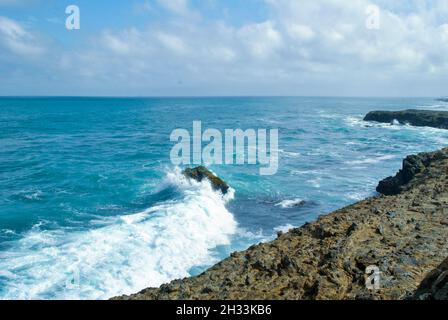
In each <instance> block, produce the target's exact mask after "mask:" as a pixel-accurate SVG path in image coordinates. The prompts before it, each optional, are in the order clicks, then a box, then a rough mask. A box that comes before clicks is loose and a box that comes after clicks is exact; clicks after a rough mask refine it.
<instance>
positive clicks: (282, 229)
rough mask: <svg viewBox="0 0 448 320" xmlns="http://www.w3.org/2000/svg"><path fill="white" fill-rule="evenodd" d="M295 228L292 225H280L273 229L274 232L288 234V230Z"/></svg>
mask: <svg viewBox="0 0 448 320" xmlns="http://www.w3.org/2000/svg"><path fill="white" fill-rule="evenodd" d="M294 228H295V227H294V226H293V225H292V224H289V223H288V224H285V225H282V226H278V227H275V228H274V231H277V232H278V231H281V232H288V231H289V230H291V229H294Z"/></svg>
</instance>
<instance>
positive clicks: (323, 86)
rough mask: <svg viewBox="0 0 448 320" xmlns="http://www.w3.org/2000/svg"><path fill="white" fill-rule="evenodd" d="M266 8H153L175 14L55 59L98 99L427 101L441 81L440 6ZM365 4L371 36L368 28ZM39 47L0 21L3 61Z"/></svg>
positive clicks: (291, 4)
mask: <svg viewBox="0 0 448 320" xmlns="http://www.w3.org/2000/svg"><path fill="white" fill-rule="evenodd" d="M0 1H1V0H0ZM265 1H266V3H267V4H268V10H269V14H268V15H267V18H266V19H265V20H264V21H257V22H247V23H245V24H243V25H240V26H235V25H232V24H230V23H228V22H225V21H210V20H207V19H206V16H204V17H203V19H190V18H189V17H192V16H193V17H194V16H196V17H197V13H196V11H194V10H193V9H192V6H191V4H190V3H189V2H188V1H187V0H172V1H168V0H167V1H165V0H160V1H158V4H159V8H160V6H163V7H164V8H165V9H166V10H168V11H169V12H171V13H173V14H172V15H169V18H167V19H166V21H165V22H164V23H159V24H157V25H150V26H149V27H145V28H128V29H125V30H122V31H104V32H102V33H100V34H97V35H92V39H91V42H89V44H88V46H87V45H86V46H82V47H80V48H78V49H77V50H76V52H74V53H72V52H65V53H64V54H61V57H60V59H59V60H58V59H54V60H56V61H59V63H58V64H57V65H59V66H60V69H61V71H60V72H61V73H63V72H65V71H66V70H67V68H69V69H70V76H71V77H72V78H73V79H74V80H76V79H78V80H79V81H78V82H79V83H84V80H85V79H90V80H91V81H92V82H87V83H86V86H87V85H88V86H89V89H91V88H96V90H97V91H98V94H100V93H101V94H108V93H112V94H120V92H117V88H121V90H122V91H123V94H146V95H148V94H174V95H175V94H213V93H216V94H292V95H293V94H310V95H311V94H329V95H332V94H348V95H374V94H384V95H388V94H394V95H395V94H399V95H404V94H406V93H408V94H421V95H430V94H434V93H435V92H438V91H437V90H441V88H442V87H443V85H442V84H440V86H439V85H434V84H438V83H443V80H447V79H446V77H447V76H446V74H448V62H447V59H446V56H447V55H448V21H447V20H446V19H447V18H446V17H448V1H443V0H438V1H432V2H429V1H415V4H414V5H413V10H409V8H408V7H407V6H406V4H405V2H404V1H402V0H397V1H396V2H394V3H393V4H391V2H390V1H385V0H377V1H368V0H351V1H338V0H314V1H297V0H265ZM418 3H420V5H417V4H418ZM421 3H424V4H425V5H421ZM371 4H376V5H378V6H379V7H380V9H381V24H380V29H379V30H369V29H367V28H366V23H365V22H366V18H367V16H366V7H367V6H369V5H371ZM150 10H155V9H154V7H151V9H150ZM443 14H446V15H445V18H444V17H443ZM37 39H38V37H37V36H36V35H35V34H34V33H32V32H30V30H27V29H26V28H24V27H23V26H21V25H20V24H18V23H17V22H15V21H13V20H11V19H8V18H3V19H2V20H0V46H2V47H4V48H6V49H7V50H8V51H9V52H11V53H15V54H19V55H33V54H34V55H39V54H40V53H42V52H44V50H45V46H42V45H41V44H39V41H38V40H37ZM54 72H56V71H54ZM61 77H62V76H61ZM423 79H425V81H426V84H425V83H422V81H423ZM409 83H411V84H413V85H409ZM180 84H182V85H180ZM413 86H414V87H413ZM110 88H113V89H112V90H113V91H111V89H110ZM416 89H417V90H416Z"/></svg>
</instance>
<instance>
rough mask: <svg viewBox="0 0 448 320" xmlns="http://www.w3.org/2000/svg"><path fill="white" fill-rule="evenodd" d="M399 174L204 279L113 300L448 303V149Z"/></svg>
mask: <svg viewBox="0 0 448 320" xmlns="http://www.w3.org/2000/svg"><path fill="white" fill-rule="evenodd" d="M400 172H401V173H398V175H397V177H396V180H394V182H391V183H388V184H390V185H391V186H390V188H389V187H388V188H386V190H392V191H393V192H389V191H388V192H387V193H388V194H391V195H388V196H386V195H381V196H378V197H372V198H369V199H366V200H364V201H361V202H358V203H356V204H353V205H351V206H348V207H346V208H343V209H340V210H337V211H335V212H333V213H331V214H328V215H325V216H321V217H320V218H319V219H318V220H317V221H315V222H312V223H308V224H306V225H304V226H302V227H300V228H297V229H293V230H290V231H289V232H287V233H284V234H279V235H278V238H277V239H276V240H274V241H272V242H269V243H262V244H258V245H254V246H252V247H250V248H249V249H247V250H246V251H243V252H236V253H233V254H232V255H231V256H230V257H229V258H227V259H225V260H224V261H221V262H220V263H218V264H217V265H215V266H213V267H212V268H210V269H209V270H207V271H205V272H204V273H202V274H201V275H199V276H196V277H191V278H185V279H180V280H175V281H172V282H171V283H168V284H165V285H162V286H161V287H160V288H148V289H145V290H143V291H141V292H139V293H137V294H134V295H131V296H122V297H118V298H116V299H442V298H446V297H447V295H446V291H447V279H448V278H447V273H448V272H447V264H446V261H445V263H442V262H443V261H444V259H445V258H446V257H448V243H447V241H446V239H447V238H448V211H447V208H448V180H447V178H448V149H443V150H441V151H438V152H434V153H426V154H419V155H417V156H414V157H411V158H407V160H405V162H404V166H403V169H402V170H401V171H400ZM390 179H393V178H390ZM380 190H381V189H380ZM369 266H375V267H377V268H378V270H379V271H380V272H381V273H380V277H379V282H377V283H378V284H379V289H376V290H375V289H368V288H367V287H366V277H367V274H366V269H367V267H369Z"/></svg>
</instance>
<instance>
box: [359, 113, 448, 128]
mask: <svg viewBox="0 0 448 320" xmlns="http://www.w3.org/2000/svg"><path fill="white" fill-rule="evenodd" d="M394 120H397V121H399V122H400V123H408V124H410V125H412V126H417V127H433V128H439V129H448V111H431V110H404V111H372V112H369V113H368V114H367V115H366V117H365V118H364V121H376V122H382V123H393V122H394Z"/></svg>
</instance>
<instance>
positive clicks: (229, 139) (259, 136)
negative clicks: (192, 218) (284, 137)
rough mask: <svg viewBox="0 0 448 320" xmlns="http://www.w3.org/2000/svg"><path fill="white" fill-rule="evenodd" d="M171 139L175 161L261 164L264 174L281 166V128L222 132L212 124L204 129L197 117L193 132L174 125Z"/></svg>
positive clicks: (262, 173) (267, 174) (186, 162)
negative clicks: (279, 145)
mask: <svg viewBox="0 0 448 320" xmlns="http://www.w3.org/2000/svg"><path fill="white" fill-rule="evenodd" d="M268 136H269V139H268ZM170 140H171V142H177V144H175V145H174V146H173V148H172V149H171V153H170V158H171V162H172V163H173V164H174V165H190V164H195V165H201V164H205V165H211V164H216V165H221V164H229V165H230V164H240V165H241V164H250V165H256V164H259V165H260V171H259V172H260V175H264V176H269V175H274V174H276V173H277V170H278V162H279V158H278V129H270V130H266V129H258V130H255V129H247V130H245V131H243V130H242V129H236V130H233V129H225V130H224V135H223V134H222V132H221V131H219V130H217V129H211V128H209V129H207V130H205V131H204V132H202V123H201V121H194V122H193V135H192V136H191V135H190V132H189V131H188V130H186V129H175V130H174V131H173V132H172V133H171V136H170ZM246 142H247V143H246ZM203 143H205V144H206V145H205V146H204V147H203V145H202V144H203ZM268 148H269V152H268ZM262 166H264V167H262Z"/></svg>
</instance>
